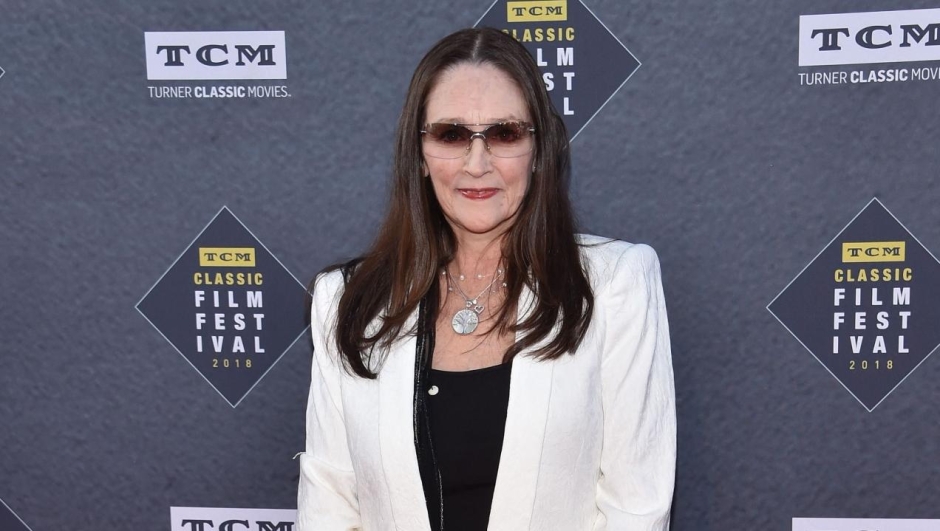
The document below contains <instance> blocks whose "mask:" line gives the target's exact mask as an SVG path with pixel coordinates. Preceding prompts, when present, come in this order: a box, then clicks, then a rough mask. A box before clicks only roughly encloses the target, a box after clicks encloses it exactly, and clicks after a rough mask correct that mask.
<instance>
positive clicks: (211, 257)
mask: <svg viewBox="0 0 940 531" xmlns="http://www.w3.org/2000/svg"><path fill="white" fill-rule="evenodd" d="M199 266H200V267H255V248H254V247H200V248H199Z"/></svg>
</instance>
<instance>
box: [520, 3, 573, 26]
mask: <svg viewBox="0 0 940 531" xmlns="http://www.w3.org/2000/svg"><path fill="white" fill-rule="evenodd" d="M560 20H568V1H567V0H522V1H516V2H506V21H507V22H556V21H560Z"/></svg>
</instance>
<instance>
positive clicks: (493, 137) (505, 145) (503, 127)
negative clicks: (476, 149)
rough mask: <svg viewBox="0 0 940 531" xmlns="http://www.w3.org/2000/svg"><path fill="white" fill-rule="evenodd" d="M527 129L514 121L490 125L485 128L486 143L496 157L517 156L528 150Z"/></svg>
mask: <svg viewBox="0 0 940 531" xmlns="http://www.w3.org/2000/svg"><path fill="white" fill-rule="evenodd" d="M528 136H529V130H528V128H526V127H525V126H523V125H522V124H520V123H516V122H508V123H502V124H496V125H492V126H490V127H489V128H488V129H487V130H486V143H487V144H488V145H489V147H490V152H491V153H493V154H494V155H496V156H497V157H517V156H519V155H524V154H525V153H528V152H529V143H528V142H527V139H528Z"/></svg>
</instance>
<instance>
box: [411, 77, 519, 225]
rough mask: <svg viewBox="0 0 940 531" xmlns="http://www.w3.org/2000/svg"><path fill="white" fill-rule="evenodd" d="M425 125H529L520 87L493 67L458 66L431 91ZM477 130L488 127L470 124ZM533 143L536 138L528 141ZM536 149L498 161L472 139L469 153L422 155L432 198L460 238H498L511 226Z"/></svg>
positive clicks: (476, 140)
mask: <svg viewBox="0 0 940 531" xmlns="http://www.w3.org/2000/svg"><path fill="white" fill-rule="evenodd" d="M426 109H427V115H426V116H425V120H424V123H462V124H492V123H497V122H509V121H524V122H531V121H532V117H531V116H529V111H528V109H527V107H526V103H525V98H524V97H523V95H522V91H521V90H520V89H519V87H518V86H517V85H516V83H515V82H514V81H513V80H512V79H510V78H509V76H507V75H506V74H504V73H503V71H502V70H499V69H498V68H496V67H494V66H492V65H489V64H485V63H484V64H459V65H457V66H455V67H452V68H450V69H448V70H445V71H444V72H442V73H441V75H440V78H439V79H438V81H437V84H436V85H435V86H434V87H433V88H432V89H431V92H430V94H429V95H428V100H427V104H426ZM470 129H471V130H473V131H482V130H484V129H485V126H484V127H476V126H471V127H470ZM528 142H529V143H530V144H533V145H534V138H530V139H529V140H528ZM533 156H534V148H533V150H531V151H529V152H528V153H526V154H524V155H522V156H518V157H510V158H501V157H496V156H494V155H492V154H490V153H489V152H488V151H487V150H486V146H485V145H484V143H483V140H482V139H481V138H479V137H476V138H474V139H473V140H472V142H471V146H470V150H469V151H468V152H467V154H466V155H464V156H462V157H460V158H456V159H441V158H434V157H431V156H429V155H428V154H427V153H425V155H424V165H425V170H426V171H427V172H428V173H429V174H430V179H431V183H432V184H433V185H434V194H435V195H436V196H437V201H438V202H439V203H440V205H441V209H442V210H443V211H444V216H446V218H447V221H448V223H449V224H450V226H451V227H452V228H453V230H454V232H455V234H456V235H457V237H458V238H465V237H471V238H472V237H474V236H498V235H500V234H502V233H504V232H505V231H506V230H507V229H509V227H511V226H512V224H513V222H514V221H515V218H516V213H517V211H518V210H519V205H520V204H522V198H523V197H524V196H525V193H526V190H527V189H528V187H529V179H530V175H531V171H532V157H533Z"/></svg>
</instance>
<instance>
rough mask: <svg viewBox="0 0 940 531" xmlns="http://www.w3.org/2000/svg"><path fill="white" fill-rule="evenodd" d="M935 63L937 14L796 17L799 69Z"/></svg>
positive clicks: (939, 46)
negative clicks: (798, 21) (807, 67)
mask: <svg viewBox="0 0 940 531" xmlns="http://www.w3.org/2000/svg"><path fill="white" fill-rule="evenodd" d="M938 59H940V9H916V10H907V11H880V12H873V13H844V14H837V15H804V16H801V17H800V66H822V65H847V64H866V63H898V62H913V61H936V60H938Z"/></svg>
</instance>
